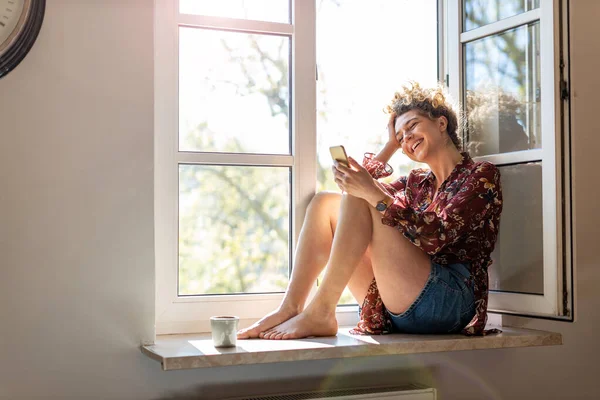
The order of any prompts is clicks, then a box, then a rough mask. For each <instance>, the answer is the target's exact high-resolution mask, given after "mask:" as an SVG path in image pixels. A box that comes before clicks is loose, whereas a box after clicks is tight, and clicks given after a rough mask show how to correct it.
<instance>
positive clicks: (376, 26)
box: [317, 0, 438, 303]
mask: <svg viewBox="0 0 600 400" xmlns="http://www.w3.org/2000/svg"><path fill="white" fill-rule="evenodd" d="M406 16H410V18H408V17H406ZM357 21H360V24H359V25H360V26H358V25H357ZM399 21H401V24H400V25H401V26H400V27H399V25H398V24H399ZM417 33H418V34H417ZM411 35H417V36H418V40H404V39H405V38H406V37H409V36H411ZM437 63H438V59H437V7H436V0H419V1H397V0H355V1H336V0H318V1H317V64H318V65H317V67H318V81H317V141H318V149H317V156H318V165H317V171H318V175H317V176H318V189H319V190H324V189H327V190H335V191H338V188H337V186H336V185H335V182H334V181H333V176H332V173H331V156H330V154H329V147H330V146H334V145H340V144H341V145H344V147H345V148H346V151H347V152H348V155H350V156H352V157H354V158H355V159H357V160H358V161H359V162H360V161H362V156H363V153H364V152H366V151H370V152H375V153H376V152H378V151H379V150H381V149H382V147H383V145H384V143H385V141H386V140H387V130H386V125H387V120H388V115H387V114H385V113H384V112H383V111H382V110H383V108H384V107H385V105H386V104H388V103H389V101H390V100H391V99H392V98H393V96H394V92H395V91H397V90H399V89H400V87H399V85H401V84H402V83H405V82H406V81H408V80H416V81H418V82H420V83H421V84H422V85H424V86H432V85H435V84H436V82H437V65H438V64H437ZM390 163H391V165H392V166H393V167H394V170H395V175H394V176H395V177H397V176H398V175H400V174H407V173H408V171H409V170H410V169H412V168H414V167H415V165H416V164H415V163H413V162H412V161H410V160H409V159H408V157H406V156H403V155H402V154H400V152H398V154H397V155H396V156H395V157H394V158H393V159H392V160H391V161H390ZM347 302H351V303H354V299H353V298H352V297H351V296H350V295H349V293H348V292H346V293H345V294H344V296H343V297H342V300H341V303H347Z"/></svg>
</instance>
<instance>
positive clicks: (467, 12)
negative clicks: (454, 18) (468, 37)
mask: <svg viewBox="0 0 600 400" xmlns="http://www.w3.org/2000/svg"><path fill="white" fill-rule="evenodd" d="M539 7H540V0H502V1H501V0H463V10H464V12H463V25H464V30H465V31H470V30H471V29H475V28H479V27H480V26H483V25H486V24H490V23H492V22H496V21H500V20H501V19H504V18H508V17H512V16H514V15H518V14H522V13H524V12H526V11H531V10H533V9H536V8H539Z"/></svg>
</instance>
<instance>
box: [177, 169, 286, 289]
mask: <svg viewBox="0 0 600 400" xmlns="http://www.w3.org/2000/svg"><path fill="white" fill-rule="evenodd" d="M289 227H290V169H289V168H282V167H237V166H235V167H234V166H204V165H180V166H179V295H201V294H232V293H266V292H282V291H284V290H285V288H286V287H287V283H288V276H289V259H290V240H289Z"/></svg>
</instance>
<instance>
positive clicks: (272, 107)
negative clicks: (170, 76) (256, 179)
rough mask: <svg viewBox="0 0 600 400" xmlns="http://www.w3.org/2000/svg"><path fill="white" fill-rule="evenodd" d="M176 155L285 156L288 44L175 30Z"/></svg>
mask: <svg viewBox="0 0 600 400" xmlns="http://www.w3.org/2000/svg"><path fill="white" fill-rule="evenodd" d="M179 45H180V52H179V149H180V150H181V151H204V152H213V151H214V152H231V153H262V154H290V133H289V132H290V130H289V104H290V101H289V99H290V90H289V61H290V39H289V37H284V36H275V35H254V34H247V33H237V32H225V31H218V30H210V29H197V28H187V27H182V28H180V29H179Z"/></svg>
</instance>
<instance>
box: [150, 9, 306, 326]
mask: <svg viewBox="0 0 600 400" xmlns="http://www.w3.org/2000/svg"><path fill="white" fill-rule="evenodd" d="M291 7H292V9H291V14H292V21H293V22H292V23H291V24H289V23H274V22H264V21H253V20H245V19H235V18H221V17H212V16H201V15H189V14H180V13H179V1H177V0H175V1H174V0H155V10H156V12H155V27H156V28H155V57H156V60H157V61H156V62H155V128H156V129H155V147H154V155H155V221H156V222H155V229H156V232H155V246H156V281H157V284H156V333H157V334H169V333H188V332H208V331H209V330H210V325H209V316H211V315H218V314H228V315H238V316H240V319H241V323H242V324H243V323H245V322H247V321H244V320H256V319H258V318H260V317H262V316H264V315H265V314H266V313H268V312H270V311H272V310H273V309H275V308H276V307H277V306H278V305H279V304H280V302H281V299H282V297H283V294H282V293H274V294H246V295H231V296H226V295H218V296H185V297H181V296H178V293H177V273H178V262H177V258H178V255H177V251H178V249H177V240H176V238H177V237H178V222H177V221H178V168H179V167H178V166H179V164H180V163H185V164H198V165H202V164H205V165H248V166H252V165H262V166H284V167H289V168H291V170H292V188H291V196H292V199H291V201H292V203H291V204H292V209H291V215H290V218H292V243H291V247H292V254H293V251H294V247H295V244H296V242H297V238H298V236H299V233H300V228H301V226H302V221H303V219H304V214H305V212H306V208H307V206H308V203H309V201H310V199H311V198H312V196H313V195H314V193H315V190H316V175H317V173H316V162H317V156H316V152H315V150H314V149H315V148H316V134H315V132H316V113H315V108H316V74H315V68H316V67H315V66H316V44H315V24H316V18H315V4H314V2H312V1H292V2H291ZM182 25H183V26H191V27H202V28H219V29H227V30H230V31H240V32H247V33H270V34H278V35H286V36H289V37H290V38H291V43H290V44H291V46H292V64H291V65H290V68H291V76H292V80H291V94H292V95H291V109H290V111H291V113H290V114H291V130H292V133H291V139H292V154H291V155H263V154H227V153H200V152H180V151H179V149H178V118H179V115H178V109H179V104H178V98H179V97H178V76H179V66H178V58H179V54H178V52H179V42H178V34H179V33H178V32H179V26H182ZM300 160H301V161H300ZM315 287H316V285H315Z"/></svg>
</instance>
